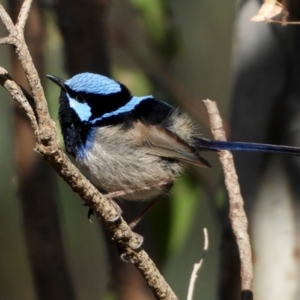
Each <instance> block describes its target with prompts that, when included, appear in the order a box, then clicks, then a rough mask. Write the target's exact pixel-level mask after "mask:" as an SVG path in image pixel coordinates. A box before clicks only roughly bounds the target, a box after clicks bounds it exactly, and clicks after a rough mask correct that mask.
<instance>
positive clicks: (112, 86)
mask: <svg viewBox="0 0 300 300" xmlns="http://www.w3.org/2000/svg"><path fill="white" fill-rule="evenodd" d="M47 77H48V78H49V79H50V80H52V81H53V82H54V83H56V84H57V85H58V86H60V88H61V95H60V108H59V115H60V119H61V118H66V120H63V121H70V122H72V118H75V119H77V120H78V121H80V122H83V123H84V124H90V125H93V124H96V123H97V122H98V121H101V120H102V119H103V118H108V117H110V116H111V115H113V114H116V113H115V112H116V111H118V110H119V109H120V108H122V107H124V106H126V105H127V104H128V102H130V100H131V99H132V96H131V94H130V92H129V90H128V89H127V88H126V87H125V86H124V85H123V84H121V83H119V82H117V81H115V80H113V79H110V78H108V77H105V76H102V75H99V74H93V73H81V74H77V75H75V76H73V77H72V78H70V79H68V80H63V79H61V78H58V77H56V76H53V75H47ZM127 109H128V110H129V109H130V107H128V108H127Z"/></svg>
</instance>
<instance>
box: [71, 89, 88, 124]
mask: <svg viewBox="0 0 300 300" xmlns="http://www.w3.org/2000/svg"><path fill="white" fill-rule="evenodd" d="M68 100H69V103H70V107H71V108H73V109H74V111H75V112H76V114H77V115H78V117H79V119H80V120H81V121H85V122H87V121H88V120H89V118H90V117H91V115H92V112H91V107H90V106H89V105H88V104H87V103H86V102H85V103H79V102H78V101H76V100H75V99H73V98H71V97H70V96H69V95H68Z"/></svg>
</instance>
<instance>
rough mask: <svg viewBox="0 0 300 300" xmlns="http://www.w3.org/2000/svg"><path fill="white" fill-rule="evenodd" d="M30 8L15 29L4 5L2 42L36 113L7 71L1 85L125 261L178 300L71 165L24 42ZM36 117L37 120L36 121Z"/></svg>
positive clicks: (156, 289) (40, 148)
mask: <svg viewBox="0 0 300 300" xmlns="http://www.w3.org/2000/svg"><path fill="white" fill-rule="evenodd" d="M30 4H31V0H25V1H24V2H23V5H22V9H21V13H20V15H19V18H18V20H19V21H18V23H17V25H16V26H14V25H13V23H12V21H11V19H10V17H9V16H8V15H7V13H6V12H5V10H4V8H3V6H2V5H1V4H0V19H1V20H2V22H3V23H4V24H5V26H6V28H7V29H8V31H9V37H7V38H4V39H2V42H5V43H8V44H11V45H13V46H14V48H15V50H16V53H17V55H18V58H19V60H20V62H21V64H22V67H23V69H24V72H25V74H26V77H27V80H28V82H29V86H30V90H31V93H32V97H33V100H34V109H35V111H34V113H33V111H32V109H31V108H33V107H32V106H30V104H29V103H28V100H27V99H26V97H25V96H24V93H23V92H22V91H21V90H20V87H19V86H18V85H17V84H16V83H15V82H13V81H12V80H11V77H10V76H9V75H8V73H7V72H6V71H5V70H4V69H1V71H0V84H2V85H3V86H4V87H5V88H6V89H7V90H8V91H9V92H10V94H11V95H12V97H13V98H14V99H15V100H17V101H18V103H19V104H20V105H21V107H22V108H23V109H24V111H25V112H26V114H27V115H28V117H29V118H30V120H31V124H32V126H33V128H34V131H35V135H36V137H37V143H36V148H35V150H36V151H37V152H38V153H40V154H41V155H42V156H43V157H44V159H45V160H47V161H49V163H50V164H51V165H52V166H53V167H54V169H55V170H56V171H57V173H58V174H59V175H60V176H61V177H62V178H63V179H64V180H65V181H66V182H67V183H68V184H69V185H70V186H71V188H72V189H73V190H74V191H75V192H77V193H78V194H79V195H80V196H81V198H82V199H83V200H84V201H85V202H86V203H87V205H88V206H89V207H91V208H92V209H93V211H94V212H95V214H96V215H97V216H98V217H99V218H100V219H101V220H102V222H103V224H104V226H105V228H106V229H107V230H108V232H109V233H110V235H111V237H112V238H113V239H114V240H115V241H116V242H117V243H118V245H119V246H120V247H121V248H122V249H123V251H124V254H125V255H126V257H128V258H129V259H130V261H131V263H133V264H134V265H135V266H136V268H137V269H138V270H139V271H140V273H141V274H142V275H143V277H144V278H145V280H146V281H147V283H148V285H149V286H150V288H151V289H152V291H153V293H154V295H155V297H156V298H157V299H164V300H175V299H177V297H176V295H175V294H174V293H173V291H172V290H171V288H170V287H169V285H168V284H167V282H166V281H165V280H164V278H163V277H162V275H161V274H160V273H159V271H158V269H157V268H156V266H155V264H154V263H153V261H152V260H151V259H150V258H149V256H148V254H147V253H146V252H145V251H144V250H142V249H140V248H139V243H140V240H139V237H138V236H137V235H136V234H134V233H133V232H132V231H131V230H130V228H129V226H128V224H127V223H126V222H125V221H124V220H123V218H120V220H119V222H117V223H116V222H111V220H113V219H116V217H117V216H118V214H119V212H117V211H116V209H115V207H114V205H113V204H112V201H110V200H109V199H107V198H106V197H105V196H104V195H102V194H101V193H99V191H98V190H97V189H96V188H95V187H94V186H93V185H92V184H91V183H90V182H89V181H88V180H87V179H86V178H85V177H84V176H83V175H82V174H81V173H80V171H79V170H78V169H77V168H76V167H75V166H74V165H73V164H72V163H71V161H70V160H69V158H68V157H67V156H66V154H65V153H64V152H63V151H62V149H61V147H60V142H59V138H58V135H57V131H56V126H55V123H54V121H53V120H52V119H51V118H50V115H49V111H48V107H47V102H46V99H45V95H44V91H43V88H42V86H41V82H40V79H39V77H38V74H37V71H36V69H35V67H34V65H33V62H32V58H31V56H30V53H29V51H28V48H27V45H26V43H25V40H24V32H23V29H24V26H25V23H26V19H27V17H28V13H29V9H30ZM35 116H37V117H36V118H35Z"/></svg>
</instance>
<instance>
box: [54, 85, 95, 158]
mask: <svg viewBox="0 0 300 300" xmlns="http://www.w3.org/2000/svg"><path fill="white" fill-rule="evenodd" d="M58 118H59V123H60V127H61V133H62V136H63V139H64V142H65V147H66V151H67V153H68V154H70V155H72V156H74V157H75V156H76V155H77V153H78V151H79V149H80V147H81V146H82V145H85V143H86V140H87V136H88V134H89V132H90V130H91V127H90V126H89V125H87V124H84V123H83V122H81V121H80V119H79V117H78V116H77V115H76V113H75V112H74V111H73V109H71V108H70V105H69V101H68V99H67V95H66V93H65V92H64V91H61V94H60V97H59V110H58Z"/></svg>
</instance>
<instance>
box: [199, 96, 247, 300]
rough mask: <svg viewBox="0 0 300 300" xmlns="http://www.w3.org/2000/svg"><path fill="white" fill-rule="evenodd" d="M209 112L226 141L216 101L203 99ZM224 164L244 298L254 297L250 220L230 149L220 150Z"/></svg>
mask: <svg viewBox="0 0 300 300" xmlns="http://www.w3.org/2000/svg"><path fill="white" fill-rule="evenodd" d="M203 103H204V105H205V107H206V110H207V112H208V116H209V120H210V124H211V125H210V126H211V131H212V133H213V136H214V138H215V139H216V140H221V141H226V136H225V132H224V129H223V125H222V119H221V117H220V115H219V111H218V108H217V105H216V103H215V102H214V101H211V100H204V101H203ZM219 158H220V161H221V163H222V166H223V170H224V176H225V185H226V188H227V191H228V194H229V218H230V222H231V226H232V230H233V233H234V235H235V237H236V242H237V245H238V248H239V253H240V260H241V281H242V299H252V285H253V267H252V252H251V244H250V238H249V235H248V232H247V230H248V220H247V216H246V213H245V211H244V201H243V198H242V196H241V191H240V187H239V183H238V176H237V174H236V171H235V168H234V162H233V157H232V154H231V153H230V152H229V151H219Z"/></svg>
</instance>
